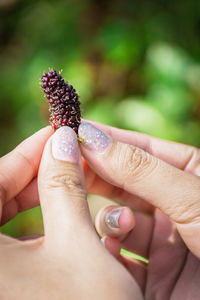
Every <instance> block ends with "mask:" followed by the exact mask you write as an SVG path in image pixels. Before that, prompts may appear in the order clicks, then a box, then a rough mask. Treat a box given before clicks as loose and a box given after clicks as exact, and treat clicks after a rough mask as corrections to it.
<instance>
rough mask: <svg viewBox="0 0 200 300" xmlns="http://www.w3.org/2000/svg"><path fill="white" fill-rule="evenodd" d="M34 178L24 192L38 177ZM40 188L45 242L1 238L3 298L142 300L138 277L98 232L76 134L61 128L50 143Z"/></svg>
mask: <svg viewBox="0 0 200 300" xmlns="http://www.w3.org/2000/svg"><path fill="white" fill-rule="evenodd" d="M33 147H34V145H33ZM20 157H21V156H20ZM17 158H18V159H19V156H18V157H17ZM16 163H17V161H16ZM11 166H12V165H11ZM26 166H27V165H25V167H24V172H25V171H26V169H27V168H26ZM4 167H5V168H6V164H5V166H4ZM8 168H10V166H9V164H8ZM29 172H30V170H29V171H28V173H27V174H28V175H26V176H27V177H26V180H22V179H21V181H20V187H18V190H17V191H18V192H19V190H20V188H21V187H22V186H25V185H26V184H27V183H28V182H29V180H31V178H32V177H33V172H30V173H29ZM34 174H35V173H34ZM38 183H39V185H38V186H39V198H40V203H41V208H42V214H43V222H44V231H45V237H41V238H39V239H35V240H28V241H19V240H16V239H13V238H10V237H7V236H4V235H0V269H1V272H0V283H1V289H0V298H1V299H7V300H10V299H20V300H23V299H26V300H27V299H29V300H31V299H42V300H45V299H83V300H84V299H87V300H88V299H108V300H110V299H119V300H122V299H123V300H125V299H138V300H139V299H142V296H141V292H140V289H139V287H138V285H137V284H136V282H135V280H134V279H133V277H131V276H130V274H129V273H128V272H127V270H126V269H125V268H124V267H123V266H122V265H121V264H120V263H119V262H118V261H117V260H115V259H114V258H113V257H112V256H111V255H110V254H109V253H108V252H107V251H106V250H105V248H104V247H103V246H102V243H101V242H100V240H99V238H98V237H97V235H96V232H95V230H94V228H93V225H92V222H91V218H90V214H89V210H88V206H87V201H86V188H85V182H84V175H83V170H82V161H81V155H80V150H79V146H78V142H77V136H76V134H75V133H74V131H73V130H72V129H71V128H69V127H62V128H60V129H59V130H57V131H56V133H55V134H54V135H53V136H52V137H51V138H50V139H49V140H48V142H47V144H46V146H45V148H44V153H43V156H42V160H41V164H40V169H39V174H38ZM6 187H7V190H6V189H5V188H6ZM12 188H13V182H12V180H11V181H10V186H9V185H7V186H6V185H4V189H5V191H8V192H7V193H4V194H2V197H4V201H5V202H6V200H5V199H11V198H12V197H13V195H14V194H13V193H12ZM6 196H7V198H6Z"/></svg>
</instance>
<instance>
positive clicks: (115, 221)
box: [106, 208, 123, 228]
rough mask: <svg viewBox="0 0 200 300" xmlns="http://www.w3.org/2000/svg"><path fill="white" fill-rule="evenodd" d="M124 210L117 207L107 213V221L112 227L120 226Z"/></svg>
mask: <svg viewBox="0 0 200 300" xmlns="http://www.w3.org/2000/svg"><path fill="white" fill-rule="evenodd" d="M122 211H123V208H115V209H113V210H111V212H110V213H109V214H107V215H106V223H107V225H108V226H110V227H112V228H113V227H114V228H119V217H120V215H121V213H122Z"/></svg>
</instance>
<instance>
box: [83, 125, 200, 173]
mask: <svg viewBox="0 0 200 300" xmlns="http://www.w3.org/2000/svg"><path fill="white" fill-rule="evenodd" d="M89 122H90V123H91V124H94V125H95V126H96V127H97V128H98V129H100V130H102V131H103V132H105V134H107V135H109V136H110V137H112V138H113V139H115V140H118V141H120V142H122V143H125V144H130V145H134V146H135V147H138V148H141V149H143V150H144V151H146V152H148V153H150V154H151V155H153V156H155V157H157V158H159V159H161V160H164V161H165V162H167V163H169V164H171V165H173V166H175V167H176V168H179V169H181V170H185V171H188V172H191V173H193V174H195V175H198V176H200V164H199V161H200V150H199V149H197V148H195V147H193V146H188V145H184V144H180V143H176V142H171V141H165V140H162V139H158V138H155V137H152V136H149V135H147V134H143V133H140V132H135V131H129V130H123V129H119V128H115V127H111V126H107V125H104V124H101V123H98V122H94V121H89Z"/></svg>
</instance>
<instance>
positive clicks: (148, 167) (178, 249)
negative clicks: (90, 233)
mask: <svg viewBox="0 0 200 300" xmlns="http://www.w3.org/2000/svg"><path fill="white" fill-rule="evenodd" d="M93 125H95V126H96V127H98V128H99V129H100V130H102V131H103V132H104V133H106V134H107V135H108V136H110V137H111V138H112V141H111V145H110V146H109V149H108V150H107V151H106V152H105V153H104V154H98V153H94V152H91V150H88V149H87V148H86V147H83V146H82V153H83V155H84V157H85V159H86V160H87V162H88V164H90V167H89V165H88V164H87V165H86V167H85V169H86V171H85V172H86V178H87V189H88V190H89V191H90V192H91V193H95V194H100V195H103V196H106V197H109V198H111V199H113V200H115V201H116V202H119V203H121V204H122V205H127V204H128V205H129V207H130V208H132V209H133V210H134V212H135V213H134V214H133V213H132V212H131V211H130V209H129V208H126V207H124V209H123V212H122V214H121V215H120V217H119V228H112V227H111V226H109V224H107V222H106V221H105V220H106V218H107V216H108V214H109V212H111V210H112V209H113V207H106V208H103V209H102V210H101V211H100V212H99V214H98V215H97V218H96V228H97V231H98V232H99V234H100V235H101V236H104V237H105V236H106V239H104V243H105V247H106V248H107V249H108V251H109V252H110V253H111V254H112V255H113V256H115V257H116V258H117V259H119V260H120V261H122V262H123V263H124V265H125V266H126V268H127V269H128V270H129V272H130V273H131V274H132V276H133V277H134V278H135V279H136V280H137V282H138V284H139V285H140V287H141V289H142V291H143V295H144V297H145V299H147V300H150V299H162V300H165V299H166V300H167V299H172V300H176V299H183V300H185V299H193V300H195V299H199V295H200V260H199V258H200V241H199V239H198V238H197V236H199V234H200V217H199V216H200V212H199V209H200V205H199V194H200V193H199V191H200V181H199V177H198V176H199V175H200V165H199V162H200V151H199V149H197V148H194V147H191V146H186V145H181V144H177V143H172V142H167V141H163V140H160V139H156V138H152V137H150V136H147V135H144V134H140V133H136V132H130V131H124V130H120V129H117V128H113V127H108V126H105V125H102V124H98V123H94V122H93ZM127 144H129V145H127ZM119 153H120V155H119ZM134 154H138V155H134ZM119 157H121V160H120V159H119ZM102 162H103V163H102ZM166 163H167V164H166ZM103 166H106V167H105V168H104V167H103ZM97 174H98V175H97ZM118 174H119V175H118ZM102 178H103V179H102ZM127 181H128V182H127ZM108 182H109V183H108ZM177 186H178V187H180V186H181V188H179V189H178V192H177V191H176V189H177ZM115 208H120V207H118V206H117V207H115ZM121 247H122V248H125V249H127V250H129V251H133V252H135V253H138V254H140V255H142V256H144V257H148V258H149V261H150V263H149V265H148V266H147V265H146V264H144V263H142V262H138V261H134V260H133V259H132V260H130V259H128V258H127V257H123V260H122V258H121V257H120V256H119V251H120V248H121Z"/></svg>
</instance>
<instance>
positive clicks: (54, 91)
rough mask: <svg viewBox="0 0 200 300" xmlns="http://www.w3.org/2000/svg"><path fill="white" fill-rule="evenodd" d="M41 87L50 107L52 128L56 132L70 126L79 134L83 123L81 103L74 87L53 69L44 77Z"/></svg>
mask: <svg viewBox="0 0 200 300" xmlns="http://www.w3.org/2000/svg"><path fill="white" fill-rule="evenodd" d="M41 86H42V88H43V91H44V93H45V95H46V98H47V100H48V102H49V105H50V108H49V111H50V113H51V117H50V121H51V125H52V127H53V128H54V129H55V130H56V129H58V128H59V127H61V126H69V127H71V128H72V129H73V130H74V131H75V132H76V133H78V127H79V125H80V123H81V112H80V102H79V100H78V99H79V96H78V94H77V92H76V90H75V89H74V88H73V86H72V85H70V84H68V83H66V82H65V81H64V79H63V78H62V76H61V75H60V73H57V72H56V71H55V70H53V69H51V70H50V71H49V72H48V73H44V74H43V75H42V78H41Z"/></svg>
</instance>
